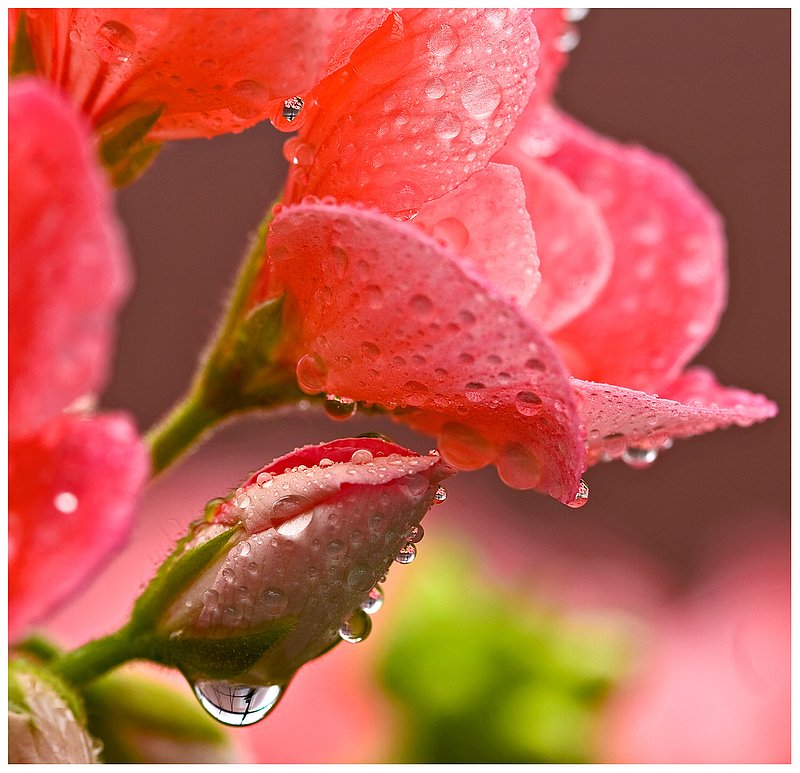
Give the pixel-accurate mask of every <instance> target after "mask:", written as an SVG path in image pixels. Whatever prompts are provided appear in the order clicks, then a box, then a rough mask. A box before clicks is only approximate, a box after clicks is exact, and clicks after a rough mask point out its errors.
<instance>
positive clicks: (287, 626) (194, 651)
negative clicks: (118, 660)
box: [147, 617, 297, 682]
mask: <svg viewBox="0 0 800 773" xmlns="http://www.w3.org/2000/svg"><path fill="white" fill-rule="evenodd" d="M296 624H297V620H296V619H295V618H293V617H285V618H282V619H281V620H279V621H276V622H274V623H272V624H270V625H269V626H268V627H264V628H262V629H261V630H259V631H257V632H254V633H247V634H244V635H240V636H236V635H228V636H224V637H220V638H215V637H213V636H211V635H210V634H209V636H204V637H200V636H182V635H179V636H174V635H173V636H168V635H165V636H161V637H153V638H152V639H151V640H150V641H149V642H148V645H147V646H148V649H149V650H150V652H149V654H148V657H149V658H150V659H152V660H155V661H157V662H159V663H163V664H164V665H166V666H174V667H175V668H178V669H179V670H180V671H181V672H182V673H183V675H184V676H185V677H186V678H187V679H188V680H189V681H190V682H193V681H195V680H196V679H236V678H237V677H238V676H240V675H241V674H243V673H245V672H246V671H247V670H248V669H250V668H251V667H252V666H254V665H255V664H256V663H257V662H258V661H259V660H260V659H261V658H262V657H263V655H264V654H265V653H266V652H267V650H269V649H270V648H271V647H272V646H273V645H274V644H275V643H276V642H277V641H278V640H279V639H281V638H282V637H283V636H285V635H286V634H287V633H289V632H290V631H291V630H292V628H294V626H295V625H296Z"/></svg>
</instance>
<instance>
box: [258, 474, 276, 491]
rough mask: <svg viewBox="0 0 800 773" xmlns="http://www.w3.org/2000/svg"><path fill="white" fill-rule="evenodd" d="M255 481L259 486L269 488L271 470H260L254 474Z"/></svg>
mask: <svg viewBox="0 0 800 773" xmlns="http://www.w3.org/2000/svg"><path fill="white" fill-rule="evenodd" d="M256 483H257V484H258V485H259V486H261V488H269V486H270V484H271V483H272V473H271V472H260V473H258V475H257V476H256Z"/></svg>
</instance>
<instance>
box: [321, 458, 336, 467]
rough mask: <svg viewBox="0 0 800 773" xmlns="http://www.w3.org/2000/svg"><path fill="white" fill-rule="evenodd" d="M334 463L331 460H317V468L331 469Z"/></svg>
mask: <svg viewBox="0 0 800 773" xmlns="http://www.w3.org/2000/svg"><path fill="white" fill-rule="evenodd" d="M333 465H334V462H333V460H332V459H320V460H319V465H318V466H319V467H333Z"/></svg>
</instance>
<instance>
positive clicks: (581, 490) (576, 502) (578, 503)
mask: <svg viewBox="0 0 800 773" xmlns="http://www.w3.org/2000/svg"><path fill="white" fill-rule="evenodd" d="M588 501H589V484H588V483H587V482H586V481H585V480H583V479H581V485H580V486H578V493H577V494H576V495H575V499H573V500H572V501H571V502H567V507H576V508H577V507H583V506H584V505H585V504H586V503H587V502H588Z"/></svg>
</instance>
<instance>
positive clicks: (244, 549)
mask: <svg viewBox="0 0 800 773" xmlns="http://www.w3.org/2000/svg"><path fill="white" fill-rule="evenodd" d="M239 555H240V556H242V558H246V557H247V556H249V555H250V543H249V542H242V544H241V545H240V546H239Z"/></svg>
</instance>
